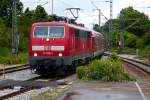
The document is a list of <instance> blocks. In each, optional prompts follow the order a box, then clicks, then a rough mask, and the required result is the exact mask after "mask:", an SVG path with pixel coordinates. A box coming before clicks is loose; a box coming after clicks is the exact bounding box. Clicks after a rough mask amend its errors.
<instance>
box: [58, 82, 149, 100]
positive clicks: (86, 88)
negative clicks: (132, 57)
mask: <svg viewBox="0 0 150 100" xmlns="http://www.w3.org/2000/svg"><path fill="white" fill-rule="evenodd" d="M56 100H150V83H148V82H147V83H140V82H129V83H101V82H79V83H76V84H75V85H73V86H72V87H71V88H70V89H69V90H68V91H66V92H65V93H63V94H61V95H60V96H58V97H57V98H56Z"/></svg>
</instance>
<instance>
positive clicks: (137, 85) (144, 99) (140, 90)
mask: <svg viewBox="0 0 150 100" xmlns="http://www.w3.org/2000/svg"><path fill="white" fill-rule="evenodd" d="M135 85H136V87H137V88H138V91H139V92H140V94H141V96H142V98H143V100H147V99H146V97H145V95H144V93H143V92H142V89H141V87H140V86H139V84H138V83H137V82H135Z"/></svg>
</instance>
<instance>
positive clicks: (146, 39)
mask: <svg viewBox="0 0 150 100" xmlns="http://www.w3.org/2000/svg"><path fill="white" fill-rule="evenodd" d="M143 41H144V44H145V45H148V44H149V45H150V33H146V34H145V35H144V36H143Z"/></svg>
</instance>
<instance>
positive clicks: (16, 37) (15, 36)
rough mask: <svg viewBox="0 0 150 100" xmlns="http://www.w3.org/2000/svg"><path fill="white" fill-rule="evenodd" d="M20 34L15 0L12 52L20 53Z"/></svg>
mask: <svg viewBox="0 0 150 100" xmlns="http://www.w3.org/2000/svg"><path fill="white" fill-rule="evenodd" d="M18 45H19V34H18V29H17V8H16V0H13V10H12V53H13V54H16V55H18Z"/></svg>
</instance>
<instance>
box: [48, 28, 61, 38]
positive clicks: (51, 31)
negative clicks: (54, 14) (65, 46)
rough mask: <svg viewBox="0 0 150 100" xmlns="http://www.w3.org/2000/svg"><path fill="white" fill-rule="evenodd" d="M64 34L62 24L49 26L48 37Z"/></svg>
mask: <svg viewBox="0 0 150 100" xmlns="http://www.w3.org/2000/svg"><path fill="white" fill-rule="evenodd" d="M63 36H64V27H62V26H50V27H49V37H50V38H54V37H63Z"/></svg>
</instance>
